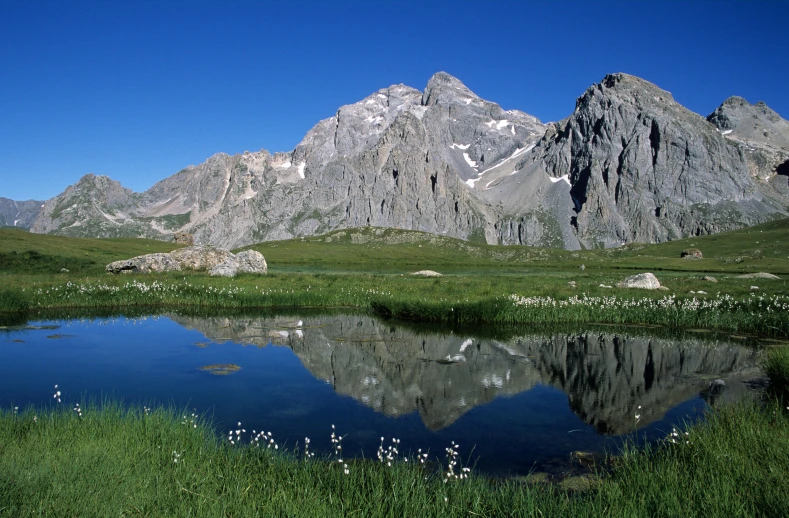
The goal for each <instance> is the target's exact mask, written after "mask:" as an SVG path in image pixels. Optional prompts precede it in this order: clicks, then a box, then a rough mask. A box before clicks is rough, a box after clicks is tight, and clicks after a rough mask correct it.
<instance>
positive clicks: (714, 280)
mask: <svg viewBox="0 0 789 518" xmlns="http://www.w3.org/2000/svg"><path fill="white" fill-rule="evenodd" d="M701 280H702V281H707V282H718V279H716V278H715V277H713V276H712V275H705V276H704V277H702V278H701Z"/></svg>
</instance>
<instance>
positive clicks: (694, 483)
mask: <svg viewBox="0 0 789 518" xmlns="http://www.w3.org/2000/svg"><path fill="white" fill-rule="evenodd" d="M0 244H1V245H2V246H0V320H3V322H0V324H12V323H14V322H20V321H22V322H24V321H25V320H26V319H30V318H68V317H74V316H91V315H93V316H107V315H112V314H126V315H129V314H146V313H155V312H157V311H164V310H167V311H171V310H174V309H177V310H183V311H193V312H198V313H199V312H208V313H219V312H221V313H232V312H249V311H269V310H272V311H277V310H289V311H291V310H292V311H296V312H298V311H308V310H309V311H313V310H317V311H331V310H335V309H340V310H343V311H346V310H353V311H363V312H372V313H375V314H378V315H381V316H384V317H388V318H397V319H402V320H407V321H412V322H415V323H420V322H442V323H447V324H452V325H458V326H466V325H471V326H482V325H491V326H493V327H495V328H500V329H503V328H507V327H508V326H523V325H537V326H553V325H564V324H590V323H599V324H624V325H637V326H640V325H646V326H662V327H663V328H665V329H669V328H686V329H689V330H714V331H720V332H725V333H728V334H731V335H734V336H737V337H743V336H746V335H750V336H752V337H761V338H763V339H768V338H770V339H771V340H764V341H763V342H762V343H764V344H770V345H769V346H765V350H764V356H763V358H764V361H763V367H764V371H765V373H766V374H767V375H768V376H769V378H770V384H769V389H768V390H766V391H765V393H764V394H763V396H762V398H761V400H759V401H757V402H756V403H743V404H740V405H735V406H729V407H723V408H720V409H716V410H715V411H711V412H710V413H709V414H708V415H707V417H706V419H705V420H703V421H700V422H699V423H698V424H696V425H694V426H693V427H691V428H689V429H687V430H676V431H675V432H672V433H671V434H669V435H668V436H667V437H666V438H665V440H663V441H661V442H660V443H658V444H656V445H653V446H651V447H649V448H647V449H640V450H639V449H635V448H631V449H629V450H626V451H625V452H624V453H623V454H621V455H618V456H616V457H611V458H608V459H606V460H605V461H604V462H600V463H599V464H598V465H596V466H595V468H594V473H593V474H590V475H589V476H586V477H581V478H580V479H575V480H566V481H564V482H562V483H560V484H555V483H546V482H544V481H542V480H540V479H539V477H525V478H521V479H511V480H497V479H490V478H486V477H482V476H478V475H476V474H475V473H474V471H473V469H472V471H471V473H470V476H469V477H468V478H465V477H462V478H460V477H453V476H449V477H448V476H447V474H448V473H449V471H448V470H449V459H447V456H446V452H444V451H441V452H430V454H429V458H428V459H427V462H426V463H425V464H422V463H421V462H419V461H418V459H417V458H416V457H410V458H408V460H407V461H406V457H403V454H402V453H398V454H396V455H395V456H394V459H392V461H391V464H392V465H391V466H390V465H389V461H388V460H387V461H386V462H379V461H378V459H370V460H353V461H351V460H347V461H346V460H344V461H343V462H338V458H337V457H332V458H323V459H321V458H314V457H309V456H306V455H305V452H304V450H303V446H304V445H301V448H302V449H298V448H296V449H290V450H288V451H284V448H283V449H280V450H273V449H271V448H266V447H264V446H260V445H259V444H261V443H260V441H254V437H255V433H254V432H253V431H251V430H249V431H244V432H239V435H238V436H235V437H233V436H231V437H233V438H234V441H233V443H231V442H230V441H228V440H227V437H218V436H217V433H216V431H215V430H214V429H213V427H212V424H211V423H210V422H208V421H207V420H206V419H203V418H199V417H198V418H194V417H189V418H187V417H184V416H183V412H176V411H175V410H173V409H167V408H157V409H154V410H150V409H145V408H129V407H128V406H126V405H123V404H121V403H119V402H112V401H107V402H100V403H95V402H93V403H91V402H89V401H88V402H86V401H80V402H79V407H77V406H76V402H72V401H67V400H66V401H64V402H63V403H62V404H57V403H55V402H54V401H53V403H52V405H51V406H50V407H47V408H26V409H25V408H22V409H0V516H9V517H10V516H14V517H16V516H33V515H37V516H38V515H43V516H107V515H121V516H541V517H542V516H580V517H584V516H784V515H785V510H786V509H789V478H787V477H786V473H787V472H789V392H787V390H789V389H787V387H789V353H787V351H789V348H787V343H789V284H787V282H788V281H787V279H789V221H787V220H781V221H775V222H772V223H768V224H765V225H760V226H758V227H752V228H748V229H743V230H740V231H736V232H730V233H726V234H719V235H715V236H704V237H696V238H692V239H686V240H681V241H676V242H670V243H664V244H659V245H628V246H622V247H619V248H616V249H609V250H584V251H577V252H573V251H565V250H554V249H537V248H528V247H495V246H487V245H480V244H474V243H467V242H463V241H459V240H454V239H449V238H443V237H440V236H433V235H429V234H423V233H419V232H410V231H398V230H392V229H374V228H367V229H354V230H343V231H336V232H333V233H331V234H327V235H325V236H318V237H312V238H305V239H294V240H288V241H280V242H272V243H262V244H259V245H254V246H251V247H248V248H254V249H256V250H259V251H260V252H262V253H263V254H264V256H265V257H266V260H267V262H268V265H269V273H268V274H267V275H265V276H253V275H241V276H239V277H237V278H234V279H224V278H212V277H209V276H208V275H206V274H205V273H204V272H177V273H176V272H172V273H164V274H131V275H110V274H107V273H105V272H104V266H105V264H107V263H109V262H111V261H114V260H118V259H125V258H129V257H132V256H135V255H139V254H143V253H151V252H166V251H169V250H172V249H174V248H175V247H176V246H177V245H175V244H173V243H162V242H157V241H149V240H140V239H74V238H63V237H57V236H46V235H36V234H29V233H26V232H22V231H19V230H14V229H0ZM688 248H697V249H699V250H701V251H702V253H703V256H704V257H703V259H699V260H688V259H682V258H680V254H681V252H682V251H683V250H685V249H688ZM582 265H583V268H581V266H582ZM425 269H430V270H435V271H438V272H441V273H442V274H444V275H443V276H442V277H415V276H412V275H410V273H411V272H414V271H417V270H425ZM64 270H67V271H64ZM647 271H649V272H653V273H654V274H655V275H656V276H657V277H658V279H659V280H660V282H661V284H662V285H664V286H665V287H666V288H668V289H667V290H662V291H646V290H634V289H630V290H628V289H620V288H617V287H616V283H617V282H618V281H619V280H621V279H623V278H624V277H626V276H627V275H631V274H634V273H640V272H647ZM755 272H769V273H771V274H775V275H778V276H779V279H765V278H755V279H754V278H740V277H738V276H740V275H742V274H749V273H755ZM709 276H712V277H715V279H716V280H715V281H711V280H704V277H709ZM329 433H330V430H327V433H326V437H324V438H317V437H314V438H312V440H313V441H319V440H320V441H326V442H328V441H329ZM338 433H340V434H341V433H343V431H342V430H339V431H338ZM258 438H259V436H258ZM256 444H257V445H256ZM447 446H449V445H447ZM407 448H408V445H403V447H402V448H401V450H402V451H403V452H405V451H407ZM461 469H462V468H461V467H460V466H453V468H452V472H451V473H453V474H455V475H457V474H462V475H465V474H466V472H464V471H461Z"/></svg>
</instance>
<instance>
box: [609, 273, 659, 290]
mask: <svg viewBox="0 0 789 518" xmlns="http://www.w3.org/2000/svg"><path fill="white" fill-rule="evenodd" d="M616 287H617V288H641V289H644V290H657V289H659V288H660V281H659V280H658V279H657V277H655V274H653V273H638V274H636V275H631V276H630V277H626V278H625V279H623V280H622V281H621V282H618V283H617V284H616Z"/></svg>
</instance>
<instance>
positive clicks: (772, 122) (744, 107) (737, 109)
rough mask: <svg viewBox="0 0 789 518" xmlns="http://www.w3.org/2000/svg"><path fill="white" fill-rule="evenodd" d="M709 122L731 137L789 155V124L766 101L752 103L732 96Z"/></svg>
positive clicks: (715, 112)
mask: <svg viewBox="0 0 789 518" xmlns="http://www.w3.org/2000/svg"><path fill="white" fill-rule="evenodd" d="M707 120H708V121H709V122H710V123H712V124H713V125H715V127H716V128H718V129H719V130H720V131H721V132H722V133H724V134H725V135H727V136H729V138H733V139H738V140H743V139H744V140H748V141H749V143H750V144H751V145H752V146H753V145H754V144H756V145H759V146H761V147H772V148H775V150H783V151H786V152H788V153H789V122H787V121H786V120H785V119H783V118H781V116H780V115H778V113H776V112H775V111H774V110H772V109H770V107H769V106H767V104H765V103H764V102H763V101H759V102H757V103H756V104H751V103H749V102H748V101H747V100H745V99H744V98H742V97H738V96H733V97H729V98H728V99H726V100H725V101H724V102H723V104H721V105H720V106H718V107H717V108H716V109H715V111H713V112H712V113H710V114H709V115H708V116H707Z"/></svg>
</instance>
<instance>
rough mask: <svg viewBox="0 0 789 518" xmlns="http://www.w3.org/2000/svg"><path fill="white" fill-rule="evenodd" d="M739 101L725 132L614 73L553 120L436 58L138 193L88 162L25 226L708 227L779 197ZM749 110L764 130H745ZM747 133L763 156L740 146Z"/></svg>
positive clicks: (507, 235) (651, 238)
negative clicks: (250, 146) (473, 87)
mask: <svg viewBox="0 0 789 518" xmlns="http://www.w3.org/2000/svg"><path fill="white" fill-rule="evenodd" d="M746 104H747V103H746ZM738 106H739V105H737V103H735V102H729V101H727V102H726V103H724V106H723V107H722V108H719V110H717V111H716V113H717V115H715V114H713V115H715V116H714V117H713V116H712V115H711V116H710V117H711V118H712V119H711V120H713V122H714V124H719V125H720V126H721V127H723V126H724V125H726V126H727V127H728V126H732V128H738V129H733V130H731V133H730V134H726V135H724V133H726V131H728V130H721V129H720V128H716V126H715V125H713V123H710V122H708V121H706V120H704V119H703V118H702V117H700V116H699V115H696V114H694V113H692V112H690V111H688V110H687V109H685V108H683V107H682V106H680V105H679V104H677V103H676V102H675V101H674V100H673V99H672V97H671V95H670V94H669V93H668V92H665V91H663V90H660V89H659V88H658V87H656V86H655V85H652V84H651V83H648V82H646V81H644V80H641V79H638V78H635V77H632V76H627V75H625V74H614V75H610V76H607V77H606V78H605V79H604V80H603V81H602V82H601V83H600V84H597V85H594V86H592V87H590V88H589V89H588V90H587V91H586V92H585V93H584V95H582V96H581V97H580V98H579V99H578V102H577V105H576V109H575V111H574V113H573V114H572V115H571V116H570V117H569V118H568V119H566V120H565V121H562V122H560V123H555V124H550V125H548V126H545V125H543V124H542V123H541V122H540V121H539V120H537V119H536V118H535V117H532V116H530V115H528V114H525V113H523V112H519V111H517V110H507V111H505V110H503V109H502V108H501V107H500V106H498V105H497V104H495V103H492V102H489V101H486V100H484V99H481V98H480V97H478V96H477V95H475V94H474V93H473V92H471V91H470V90H469V89H468V88H467V87H466V86H465V85H463V84H462V83H461V82H460V81H459V80H457V79H456V78H454V77H452V76H450V75H448V74H446V73H443V72H442V73H438V74H436V75H435V76H433V78H431V79H430V81H429V82H428V84H427V87H426V88H425V90H424V91H423V92H420V91H418V90H415V89H413V88H410V87H408V86H405V85H393V86H390V87H389V88H384V89H381V90H379V91H377V92H375V93H373V94H372V95H370V96H368V97H366V98H365V99H362V100H361V101H359V102H357V103H355V104H351V105H347V106H343V107H341V108H340V109H339V110H338V111H337V112H336V113H335V114H334V116H332V117H330V118H328V119H325V120H323V121H321V122H319V123H318V124H316V125H315V127H313V128H312V129H311V130H310V131H309V132H308V133H307V134H306V136H305V137H304V139H303V140H302V142H301V143H300V144H299V145H298V146H296V148H295V149H294V150H293V151H291V152H288V153H275V154H273V155H272V154H270V153H269V152H267V151H258V152H254V153H250V152H245V153H244V154H241V155H236V156H230V155H226V154H222V153H220V154H217V155H214V156H213V157H211V158H209V159H208V160H207V161H206V162H205V163H203V164H200V165H198V166H190V167H187V168H186V169H184V170H182V171H180V172H178V173H176V174H175V175H173V176H171V177H169V178H167V179H164V180H162V181H161V182H159V183H157V184H156V185H154V186H153V187H151V188H150V189H149V190H147V191H146V192H144V193H132V192H130V191H127V190H125V189H123V188H122V187H121V186H120V185H119V184H117V182H113V181H111V180H109V179H107V178H104V177H96V176H92V175H88V176H86V177H84V178H83V179H81V180H80V182H78V183H77V184H76V185H74V186H71V187H69V188H68V189H66V191H65V192H64V193H63V194H61V195H59V196H57V197H55V198H53V199H52V200H49V201H48V202H47V203H46V205H45V207H44V210H42V212H41V214H40V215H39V216H38V217H37V218H36V220H35V222H34V224H33V231H35V232H49V233H57V234H63V235H74V236H91V235H93V236H108V235H140V236H148V237H156V238H161V239H167V238H168V237H169V236H171V235H172V234H173V233H174V232H175V231H187V232H190V233H193V234H194V235H195V236H196V238H197V241H198V242H199V243H203V244H213V245H218V246H224V247H238V246H242V245H246V244H250V243H255V242H260V241H266V240H275V239H286V238H292V237H297V236H304V235H314V234H320V233H324V232H327V231H330V230H334V229H337V228H346V227H359V226H381V227H395V228H404V229H413V230H421V231H427V232H434V233H438V234H444V235H448V236H451V237H458V238H462V239H474V240H479V241H486V242H488V243H504V244H524V245H539V246H556V247H564V248H580V247H582V246H586V247H591V246H612V245H616V244H620V243H622V242H632V241H645V242H658V241H665V240H667V239H673V238H678V237H685V236H688V235H697V234H706V233H712V232H718V231H723V230H729V229H734V228H738V227H742V226H745V225H750V224H754V223H758V222H761V221H764V220H766V219H769V218H772V217H777V216H781V215H786V207H787V205H789V186H784V185H783V184H785V183H786V178H787V175H789V171H785V170H784V169H787V168H789V166H786V167H784V166H781V164H783V163H784V162H783V161H782V159H781V158H780V157H781V156H783V155H780V153H783V152H784V151H785V147H781V146H784V145H785V141H786V140H787V139H789V134H788V133H787V129H786V128H787V127H789V125H787V123H786V121H784V120H783V119H781V118H780V117H778V116H777V114H774V112H771V111H769V109H768V108H766V107H764V106H760V105H757V106H756V107H751V108H747V107H738ZM748 106H750V105H748ZM724 108H725V109H724ZM735 108H736V109H735ZM748 109H750V110H751V111H754V110H755V111H754V113H757V112H758V113H757V115H758V116H759V117H761V118H762V119H763V120H764V121H766V122H764V125H765V127H767V126H766V125H767V124H768V123H769V131H767V133H769V138H768V137H765V131H762V132H761V133H758V134H756V133H754V132H753V131H751V130H750V129H748V130H747V131H746V129H747V128H746V125H745V124H744V123H743V122H742V121H743V120H745V119H746V118H747V117H748V116H749V115H748V114H745V115H743V114H742V113H740V112H742V111H743V110H745V111H747V110H748ZM738 110H739V111H738ZM718 112H720V113H718ZM743 113H744V112H743ZM749 113H750V112H749ZM748 120H749V121H750V119H748ZM760 120H761V119H760ZM749 128H750V127H749ZM546 129H547V131H546ZM757 137H758V138H757ZM735 138H736V140H735ZM765 139H767V140H765ZM750 142H754V143H757V144H759V145H760V146H762V147H763V148H764V146H768V147H769V149H770V150H772V151H771V153H773V154H772V155H770V157H772V158H769V159H765V158H764V156H763V154H762V155H758V156H756V155H754V154H753V153H750V152H749V150H748V149H749V146H751V144H749V143H750ZM760 149H761V148H760ZM782 150H783V151H782ZM776 153H777V154H776ZM752 155H753V156H752ZM754 156H756V158H754ZM754 164H756V165H754ZM781 167H784V169H781ZM784 187H786V188H784Z"/></svg>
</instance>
